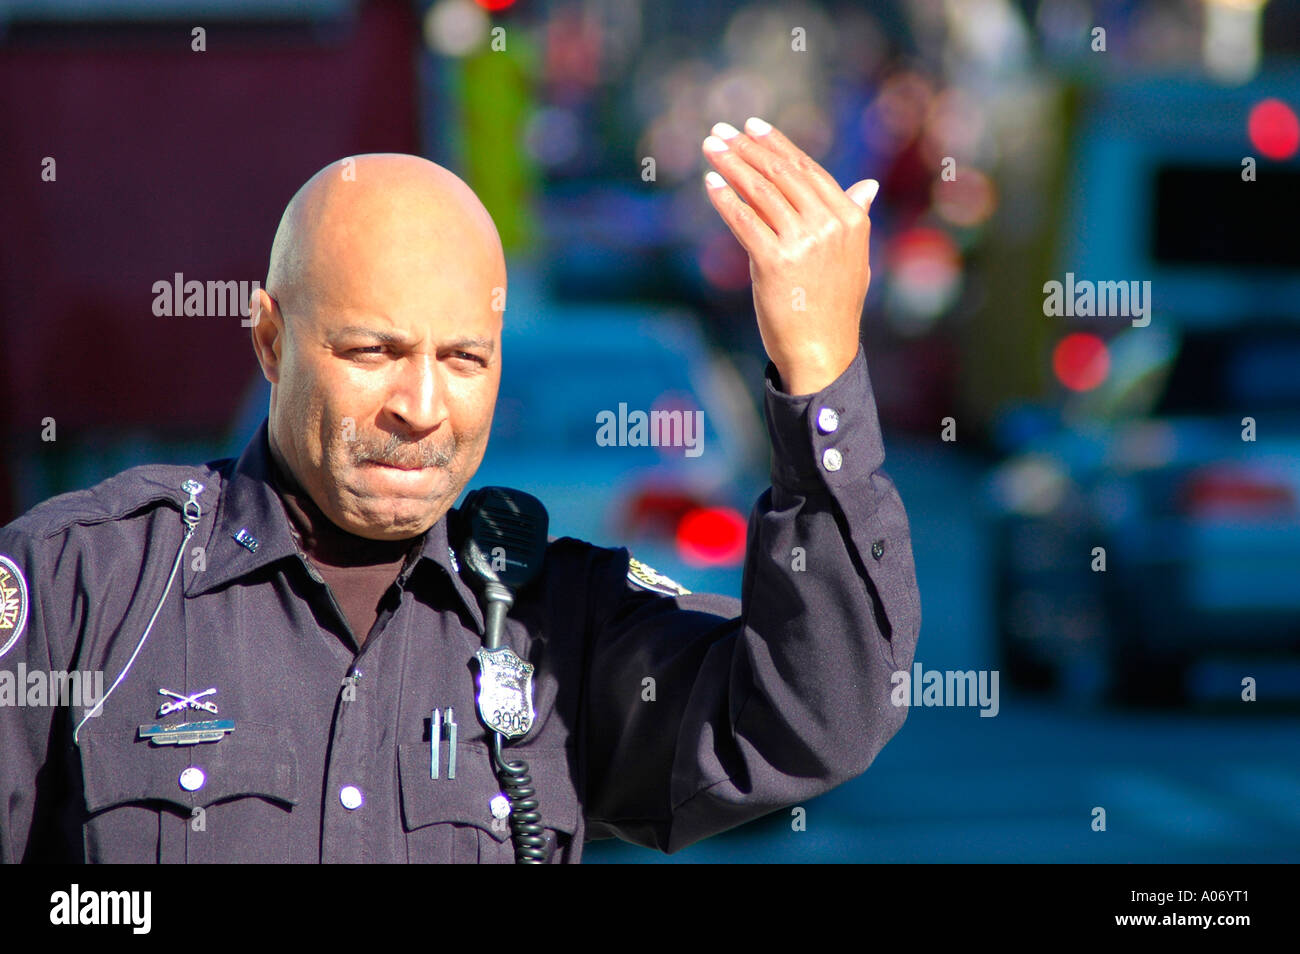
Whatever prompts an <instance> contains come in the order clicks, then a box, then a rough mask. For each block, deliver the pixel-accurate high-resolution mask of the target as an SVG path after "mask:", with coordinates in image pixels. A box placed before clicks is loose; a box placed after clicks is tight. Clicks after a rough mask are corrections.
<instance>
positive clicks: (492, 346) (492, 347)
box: [446, 335, 496, 357]
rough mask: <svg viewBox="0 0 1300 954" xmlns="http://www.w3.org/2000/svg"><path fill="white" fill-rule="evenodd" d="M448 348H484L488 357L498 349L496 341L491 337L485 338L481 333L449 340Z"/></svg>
mask: <svg viewBox="0 0 1300 954" xmlns="http://www.w3.org/2000/svg"><path fill="white" fill-rule="evenodd" d="M446 347H448V348H482V349H483V350H484V351H486V352H487V353H488V357H491V356H492V353H493V352H494V351H496V342H495V341H493V340H492V339H491V338H484V337H482V336H481V335H479V336H476V337H469V338H457V339H455V340H454V341H448V342H447V344H446Z"/></svg>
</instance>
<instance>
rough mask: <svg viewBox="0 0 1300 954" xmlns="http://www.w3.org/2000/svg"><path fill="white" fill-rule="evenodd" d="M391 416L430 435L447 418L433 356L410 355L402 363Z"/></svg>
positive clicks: (395, 382)
mask: <svg viewBox="0 0 1300 954" xmlns="http://www.w3.org/2000/svg"><path fill="white" fill-rule="evenodd" d="M396 375H397V378H396V380H395V381H394V387H393V390H392V393H391V394H390V395H389V399H388V412H389V413H390V414H392V415H393V416H394V417H396V418H397V419H398V420H400V421H401V422H402V423H403V424H404V425H405V426H406V427H407V428H408V429H410V430H411V431H416V432H421V431H431V430H433V429H434V428H435V427H437V426H438V425H439V424H440V423H442V420H443V418H445V417H446V416H447V407H446V404H445V403H444V401H443V387H442V381H441V379H440V378H439V367H438V362H437V359H436V357H435V356H434V355H429V354H420V355H410V356H408V357H407V358H406V360H404V361H402V362H400V363H399V367H398V369H397V371H396Z"/></svg>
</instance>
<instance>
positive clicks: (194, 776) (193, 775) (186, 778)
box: [180, 765, 208, 792]
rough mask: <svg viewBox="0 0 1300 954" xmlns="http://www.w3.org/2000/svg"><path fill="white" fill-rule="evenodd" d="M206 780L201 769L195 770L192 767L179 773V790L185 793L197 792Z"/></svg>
mask: <svg viewBox="0 0 1300 954" xmlns="http://www.w3.org/2000/svg"><path fill="white" fill-rule="evenodd" d="M207 780H208V778H207V776H206V775H204V774H203V769H201V768H195V767H194V766H192V765H191V766H190V767H189V768H187V769H186V770H185V771H184V772H181V779H180V782H181V788H183V789H185V791H187V792H197V791H198V790H199V789H201V788H202V787H203V783H204V782H206V781H207Z"/></svg>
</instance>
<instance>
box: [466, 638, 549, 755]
mask: <svg viewBox="0 0 1300 954" xmlns="http://www.w3.org/2000/svg"><path fill="white" fill-rule="evenodd" d="M474 656H475V658H477V659H478V669H479V675H478V711H479V715H480V716H482V717H483V722H484V724H485V725H487V727H488V728H489V729H492V730H494V731H496V732H500V733H501V734H502V735H504V736H505V737H506V738H507V739H514V738H518V737H519V736H521V735H527V734H528V730H530V729H531V728H532V727H533V719H534V718H536V714H535V713H534V712H533V669H534V666H533V665H532V663H526V662H524V661H523V660H522V659H520V658H519V657H518V656H517V655H516V654H515V652H514V650H512V649H508V648H506V647H501V648H499V649H480V650H478V651H477V652H476V653H474Z"/></svg>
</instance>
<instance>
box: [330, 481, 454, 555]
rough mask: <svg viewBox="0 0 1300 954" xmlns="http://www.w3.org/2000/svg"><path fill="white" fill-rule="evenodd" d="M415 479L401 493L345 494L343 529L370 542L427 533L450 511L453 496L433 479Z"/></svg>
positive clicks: (372, 488) (372, 491)
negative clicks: (407, 489) (407, 490)
mask: <svg viewBox="0 0 1300 954" xmlns="http://www.w3.org/2000/svg"><path fill="white" fill-rule="evenodd" d="M419 476H420V477H422V478H423V479H422V480H414V479H413V480H412V484H413V486H412V487H411V492H409V493H405V494H404V493H391V492H390V493H381V492H376V488H374V487H367V488H366V491H365V492H360V493H358V492H356V491H353V492H352V493H347V494H345V495H344V499H343V501H342V504H343V506H342V510H343V513H342V514H341V515H340V516H341V517H342V518H343V519H342V521H341V526H342V527H343V529H345V530H347V531H348V532H349V533H354V534H356V535H357V536H359V537H366V538H367V539H370V540H400V539H404V538H406V537H413V536H416V535H417V534H420V533H423V532H424V531H425V530H428V529H429V527H431V526H433V525H434V524H435V523H437V522H438V520H439V519H440V518H441V517H442V515H443V514H444V513H446V512H447V510H449V509H450V507H451V504H452V503H454V502H455V499H456V495H455V494H454V493H453V494H450V495H448V493H447V490H446V488H444V487H441V486H439V481H438V480H437V479H436V478H434V479H430V477H429V476H428V475H427V474H423V475H419ZM398 479H399V480H403V479H405V478H398ZM417 489H418V490H419V491H423V493H417V492H416V491H417Z"/></svg>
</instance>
